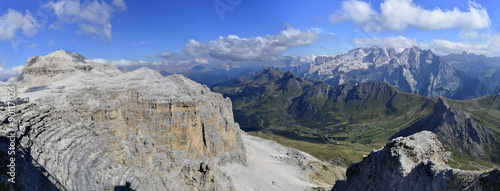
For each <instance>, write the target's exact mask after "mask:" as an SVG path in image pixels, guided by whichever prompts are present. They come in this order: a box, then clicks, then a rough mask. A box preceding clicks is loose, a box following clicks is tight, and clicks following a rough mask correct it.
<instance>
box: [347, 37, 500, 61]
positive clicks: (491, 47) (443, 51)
mask: <svg viewBox="0 0 500 191" xmlns="http://www.w3.org/2000/svg"><path fill="white" fill-rule="evenodd" d="M353 43H354V44H355V45H356V46H362V47H368V46H385V47H394V48H395V49H397V50H399V51H401V50H402V49H404V48H408V47H412V46H418V47H420V48H422V49H430V50H431V51H432V52H434V53H436V54H438V55H447V54H452V53H454V54H459V53H462V52H463V51H466V52H469V53H474V54H483V55H486V56H500V33H499V34H495V35H492V36H489V37H488V39H486V40H485V41H483V42H471V41H464V42H451V41H448V40H444V39H434V40H433V41H432V42H429V43H425V42H419V41H418V40H416V39H410V38H406V37H403V36H391V37H385V38H382V37H375V38H364V39H353Z"/></svg>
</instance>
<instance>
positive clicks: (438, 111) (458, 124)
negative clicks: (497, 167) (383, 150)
mask: <svg viewBox="0 0 500 191" xmlns="http://www.w3.org/2000/svg"><path fill="white" fill-rule="evenodd" d="M423 130H427V131H431V132H433V133H434V134H436V135H437V138H438V140H439V141H440V142H441V143H442V144H443V147H444V148H445V149H447V150H449V151H452V152H454V153H455V154H459V155H463V154H466V155H469V156H472V157H474V158H480V159H485V160H487V159H488V156H487V150H491V149H494V148H495V144H496V140H495V136H494V135H493V133H491V131H490V130H488V129H487V128H486V127H483V126H481V125H479V124H477V123H476V122H475V121H474V120H473V119H472V118H471V117H470V116H469V114H467V112H465V111H461V110H453V109H452V108H451V107H450V105H449V104H448V102H447V101H446V99H444V98H441V97H440V98H438V100H437V102H436V104H435V106H434V112H433V113H431V114H430V115H429V116H427V117H425V118H423V119H421V120H420V121H418V122H416V123H414V124H413V125H411V126H410V127H407V128H405V129H403V130H401V131H399V132H398V133H396V134H395V135H394V137H399V136H401V137H406V136H409V135H411V134H414V133H417V132H420V131H423Z"/></svg>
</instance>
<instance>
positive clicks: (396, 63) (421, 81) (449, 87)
mask: <svg viewBox="0 0 500 191" xmlns="http://www.w3.org/2000/svg"><path fill="white" fill-rule="evenodd" d="M304 77H305V78H306V79H309V80H322V81H324V82H326V83H328V84H331V85H339V84H343V83H346V82H350V83H360V82H367V81H384V82H387V83H389V84H391V85H393V86H396V87H398V88H400V89H401V90H403V91H405V92H411V93H417V94H420V95H423V96H428V97H438V96H443V97H447V98H452V99H467V98H475V97H480V96H484V95H485V94H486V93H487V92H488V86H487V85H485V84H484V83H482V82H481V81H480V80H479V79H477V78H475V77H472V76H469V75H467V74H466V73H464V72H462V71H460V70H458V69H455V68H454V67H452V66H451V65H450V64H448V63H447V62H446V60H444V59H443V58H442V57H440V56H437V55H435V54H433V53H432V52H431V51H430V50H421V49H419V48H417V47H412V48H406V49H405V50H404V51H403V52H401V53H397V52H396V51H395V50H394V49H393V48H381V47H371V48H357V49H353V50H351V51H349V52H348V53H345V54H341V55H338V56H335V57H333V56H320V57H316V60H315V61H314V62H313V63H312V64H311V67H310V68H309V70H308V71H307V72H306V73H305V74H304Z"/></svg>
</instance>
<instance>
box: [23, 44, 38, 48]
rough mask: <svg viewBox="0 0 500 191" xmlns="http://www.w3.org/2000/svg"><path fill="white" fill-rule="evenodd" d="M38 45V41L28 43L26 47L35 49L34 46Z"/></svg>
mask: <svg viewBox="0 0 500 191" xmlns="http://www.w3.org/2000/svg"><path fill="white" fill-rule="evenodd" d="M36 45H38V44H37V43H33V44H28V45H26V48H29V49H34V48H36Z"/></svg>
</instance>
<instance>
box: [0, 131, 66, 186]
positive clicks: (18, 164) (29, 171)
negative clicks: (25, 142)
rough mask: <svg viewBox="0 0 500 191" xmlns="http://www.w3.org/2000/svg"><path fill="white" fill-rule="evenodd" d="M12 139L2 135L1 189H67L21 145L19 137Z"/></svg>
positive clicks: (0, 153) (0, 139)
mask: <svg viewBox="0 0 500 191" xmlns="http://www.w3.org/2000/svg"><path fill="white" fill-rule="evenodd" d="M12 140H13V141H11V138H8V137H0V190H49V191H52V190H67V189H66V188H65V187H64V186H63V185H62V184H60V182H58V181H57V179H56V178H55V177H54V176H53V175H52V174H51V173H50V172H48V171H47V170H46V169H45V168H43V167H42V166H41V165H40V164H39V163H38V162H37V161H35V160H33V157H32V156H31V155H30V154H29V152H24V150H23V149H21V148H20V147H19V142H18V141H17V140H18V139H17V138H12ZM11 146H14V147H12V148H14V149H10V148H11ZM12 160H14V161H13V162H11V161H12ZM12 172H13V173H12ZM12 175H14V176H12ZM12 177H14V178H12ZM9 179H10V180H12V181H14V182H15V183H12V182H10V181H9Z"/></svg>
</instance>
